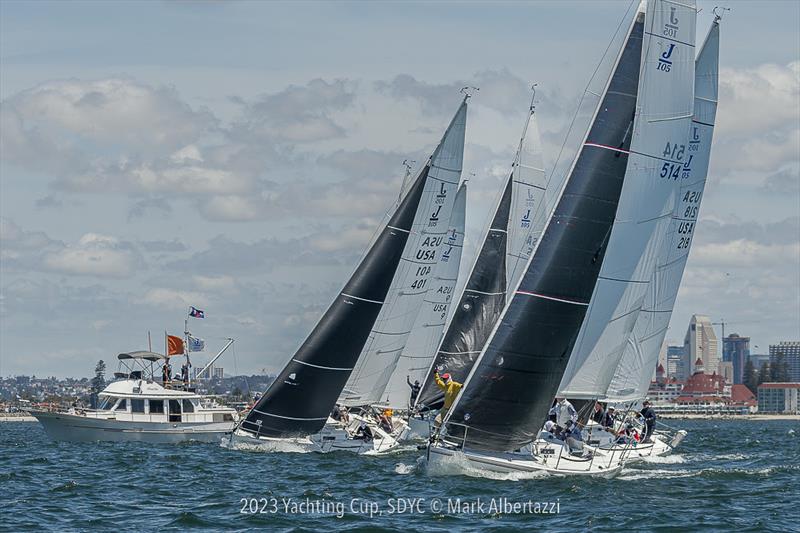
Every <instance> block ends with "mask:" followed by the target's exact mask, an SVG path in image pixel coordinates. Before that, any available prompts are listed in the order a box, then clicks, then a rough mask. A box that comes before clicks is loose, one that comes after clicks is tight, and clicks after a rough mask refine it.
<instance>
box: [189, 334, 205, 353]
mask: <svg viewBox="0 0 800 533" xmlns="http://www.w3.org/2000/svg"><path fill="white" fill-rule="evenodd" d="M205 347H206V341H204V340H203V339H198V338H197V337H192V336H191V335H189V351H190V352H202V351H203V350H204V349H205Z"/></svg>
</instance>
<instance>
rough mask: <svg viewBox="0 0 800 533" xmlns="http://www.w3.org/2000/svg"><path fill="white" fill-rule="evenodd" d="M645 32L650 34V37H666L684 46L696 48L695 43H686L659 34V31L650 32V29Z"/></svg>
mask: <svg viewBox="0 0 800 533" xmlns="http://www.w3.org/2000/svg"><path fill="white" fill-rule="evenodd" d="M645 33H646V34H647V35H649V36H650V37H658V38H660V39H666V40H667V41H672V42H673V43H678V44H682V45H684V46H688V47H689V48H694V45H693V44H689V43H685V42H683V41H679V40H678V39H672V38H670V37H667V36H665V35H659V34H657V33H650V32H649V31H646V32H645Z"/></svg>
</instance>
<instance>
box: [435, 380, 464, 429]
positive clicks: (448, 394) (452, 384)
mask: <svg viewBox="0 0 800 533" xmlns="http://www.w3.org/2000/svg"><path fill="white" fill-rule="evenodd" d="M433 379H434V381H436V385H437V386H438V387H439V388H440V389H442V390H443V391H444V405H443V406H442V409H441V410H440V411H439V414H438V415H436V419H435V420H434V421H433V427H434V428H435V429H439V426H441V425H442V420H444V417H445V416H446V415H447V412H448V411H449V410H450V407H451V406H452V405H453V402H454V401H456V397H457V396H458V392H459V391H460V390H461V387H463V386H464V385H463V384H462V383H458V382H457V381H453V377H452V376H451V375H450V374H447V373H445V374H442V375H441V376H440V375H439V371H438V370H437V371H436V372H434V374H433Z"/></svg>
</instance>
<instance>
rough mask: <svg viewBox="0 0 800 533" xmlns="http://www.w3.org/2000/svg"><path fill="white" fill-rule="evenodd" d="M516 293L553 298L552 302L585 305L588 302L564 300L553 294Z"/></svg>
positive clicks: (546, 298)
mask: <svg viewBox="0 0 800 533" xmlns="http://www.w3.org/2000/svg"><path fill="white" fill-rule="evenodd" d="M517 294H524V295H525V296H535V297H536V298H544V299H545V300H553V301H554V302H563V303H565V304H573V305H585V306H588V305H589V302H578V301H576V300H565V299H564V298H556V297H555V296H545V295H544V294H537V293H535V292H527V291H517Z"/></svg>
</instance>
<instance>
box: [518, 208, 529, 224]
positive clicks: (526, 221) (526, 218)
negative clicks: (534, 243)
mask: <svg viewBox="0 0 800 533" xmlns="http://www.w3.org/2000/svg"><path fill="white" fill-rule="evenodd" d="M530 226H531V210H530V209H528V212H527V213H525V214H524V215H522V223H521V224H520V227H522V228H529V227H530Z"/></svg>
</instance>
